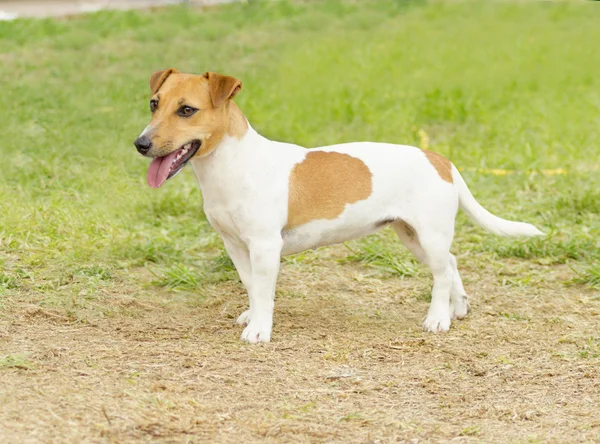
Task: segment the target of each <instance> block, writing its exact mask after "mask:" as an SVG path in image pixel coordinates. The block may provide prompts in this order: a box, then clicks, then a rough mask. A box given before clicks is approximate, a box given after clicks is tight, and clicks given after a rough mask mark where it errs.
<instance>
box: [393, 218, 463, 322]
mask: <svg viewBox="0 0 600 444" xmlns="http://www.w3.org/2000/svg"><path fill="white" fill-rule="evenodd" d="M392 226H393V228H394V230H395V231H396V233H397V234H398V237H400V240H402V243H404V245H405V246H406V247H407V248H408V249H409V250H410V251H411V252H412V253H413V254H414V255H415V256H416V258H417V259H419V260H420V261H421V262H423V263H424V264H426V265H428V266H429V268H430V269H431V271H432V273H433V291H432V295H431V305H430V307H429V313H428V315H427V319H426V320H425V323H424V325H423V329H424V330H426V331H431V332H442V331H448V329H449V328H450V322H451V321H450V318H451V315H452V313H451V312H450V295H451V294H453V295H454V294H457V295H458V294H459V293H464V289H462V282H461V281H460V276H458V272H457V271H456V260H455V259H454V257H453V256H452V255H451V254H450V245H451V244H452V238H453V230H454V224H453V223H451V226H450V227H447V228H446V229H445V230H434V229H431V228H429V227H421V228H420V229H419V230H418V231H417V230H415V229H414V228H413V227H412V226H410V225H408V224H407V223H405V222H403V221H399V222H395V223H394V224H393V225H392ZM457 276H458V279H455V277H457Z"/></svg>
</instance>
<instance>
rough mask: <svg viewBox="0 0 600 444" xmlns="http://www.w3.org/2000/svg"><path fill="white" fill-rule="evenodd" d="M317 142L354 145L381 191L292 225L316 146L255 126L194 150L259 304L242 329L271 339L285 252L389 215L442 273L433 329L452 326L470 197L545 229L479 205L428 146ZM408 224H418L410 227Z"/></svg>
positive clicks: (459, 310) (458, 309)
mask: <svg viewBox="0 0 600 444" xmlns="http://www.w3.org/2000/svg"><path fill="white" fill-rule="evenodd" d="M313 150H322V151H335V152H341V153H347V154H349V155H351V156H354V157H357V158H359V159H361V160H362V161H363V162H364V163H365V164H366V166H367V167H368V168H369V170H370V171H371V172H372V174H373V177H372V181H373V188H372V189H373V191H372V194H371V196H369V197H368V198H367V199H365V200H361V201H358V202H356V203H354V204H349V205H346V208H345V209H344V211H343V213H342V214H341V215H340V216H339V217H338V218H336V219H334V220H327V219H320V220H313V221H311V222H308V223H306V224H304V225H301V226H299V227H296V228H293V229H290V230H284V227H285V225H286V222H287V211H288V191H289V190H288V188H289V177H290V173H291V171H292V169H293V167H294V166H295V165H296V164H298V163H299V162H302V160H303V159H304V158H305V157H306V155H307V153H308V152H309V150H306V149H304V148H302V147H299V146H297V145H292V144H286V143H279V142H273V141H270V140H268V139H266V138H264V137H262V136H260V135H259V134H258V133H257V132H256V131H254V130H253V129H252V128H249V130H248V132H247V133H246V134H245V135H244V137H243V138H242V139H241V140H238V139H236V138H233V137H229V136H225V138H224V139H223V140H222V141H221V142H220V143H219V146H218V147H217V148H216V149H215V150H214V151H212V152H211V153H210V154H208V155H207V156H205V157H197V158H194V159H192V161H191V162H192V165H193V167H194V171H195V173H196V176H197V177H198V182H199V183H200V188H201V189H202V194H203V196H204V211H205V213H206V216H207V218H208V221H209V222H210V224H211V225H212V226H213V227H214V228H215V230H217V231H218V232H219V233H220V234H221V236H222V238H223V242H224V244H225V248H226V249H227V252H228V253H229V255H230V256H231V259H232V260H233V262H234V264H235V266H236V269H237V270H238V272H239V275H240V279H241V280H242V282H243V284H244V286H245V287H246V289H247V290H248V294H249V299H250V308H249V310H247V311H245V312H244V313H242V314H241V315H240V317H239V318H238V321H237V322H238V323H240V324H247V326H246V327H245V329H244V331H243V333H242V339H243V340H245V341H248V342H252V343H255V342H268V341H269V340H270V339H271V329H272V325H273V308H274V299H275V284H276V281H277V275H278V273H279V263H280V259H281V256H282V255H287V254H293V253H297V252H300V251H303V250H306V249H310V248H317V247H319V246H322V245H328V244H333V243H337V242H343V241H346V240H349V239H353V238H357V237H360V236H364V235H366V234H369V233H372V232H374V231H376V230H377V229H378V228H380V227H381V222H382V221H389V220H394V221H397V222H392V224H391V225H392V226H393V228H394V229H395V230H396V232H397V233H398V235H399V236H400V238H401V240H402V241H403V242H404V244H405V245H406V246H407V247H408V248H409V249H410V250H411V252H412V253H413V254H415V256H416V257H417V258H418V259H419V260H421V261H422V262H424V263H425V264H427V265H428V266H429V267H430V268H431V270H432V272H433V277H434V285H433V292H432V301H431V306H430V308H429V313H428V315H427V318H426V320H425V323H424V329H425V330H427V331H431V332H441V331H447V330H448V329H449V328H450V322H451V319H452V318H458V319H460V318H462V317H464V316H465V315H466V314H467V312H468V310H469V305H468V300H467V296H466V293H465V291H464V288H463V285H462V281H461V279H460V276H459V274H458V270H457V268H456V259H455V258H454V256H452V255H451V254H450V246H451V244H452V239H453V237H454V219H455V216H456V212H457V210H458V207H459V206H460V207H461V208H463V209H464V210H465V212H466V213H467V214H468V215H469V216H471V218H473V219H474V220H475V221H476V222H477V223H479V224H480V225H482V226H483V227H484V228H486V229H488V230H490V231H492V232H494V233H496V234H500V235H511V236H512V235H524V236H533V235H538V234H541V232H540V231H539V230H537V229H536V228H535V227H533V226H532V225H529V224H525V223H520V222H509V221H506V220H504V219H500V218H498V217H496V216H494V215H492V214H491V213H489V212H488V211H487V210H485V209H484V208H483V207H481V205H479V204H478V203H477V202H476V201H475V199H474V198H473V196H472V194H471V192H470V191H469V189H468V188H467V185H466V184H465V182H464V180H463V179H462V177H461V176H460V174H459V172H458V171H457V170H456V168H454V166H453V169H452V177H453V180H454V183H449V182H446V181H444V180H442V179H441V178H440V176H439V174H438V172H437V171H436V169H435V168H434V167H433V166H432V165H431V163H430V162H429V160H428V159H427V158H426V156H425V154H424V153H423V151H421V150H420V149H418V148H415V147H411V146H404V145H391V144H383V143H374V142H361V143H348V144H343V145H334V146H327V147H321V148H314V149H313ZM405 224H408V225H409V226H410V227H412V230H414V232H415V233H416V236H414V235H411V234H414V233H411V232H407V230H406V229H405V227H406V225H405Z"/></svg>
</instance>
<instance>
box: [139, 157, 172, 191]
mask: <svg viewBox="0 0 600 444" xmlns="http://www.w3.org/2000/svg"><path fill="white" fill-rule="evenodd" d="M176 155H177V151H174V152H172V153H171V154H168V155H166V156H165V157H157V158H156V159H152V163H150V166H149V167H148V176H147V177H146V179H147V181H148V185H150V186H151V187H152V188H158V187H160V186H161V185H162V184H163V183H165V180H167V177H168V176H169V173H170V172H171V163H172V162H173V159H174V158H175V156H176Z"/></svg>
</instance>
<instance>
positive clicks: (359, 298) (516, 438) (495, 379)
mask: <svg viewBox="0 0 600 444" xmlns="http://www.w3.org/2000/svg"><path fill="white" fill-rule="evenodd" d="M346 254H347V251H346V250H345V249H344V248H343V247H333V248H329V249H325V250H322V251H321V252H320V254H319V255H318V256H317V255H315V257H314V258H313V260H312V261H310V262H308V263H304V264H295V263H293V262H291V263H288V264H286V265H285V266H284V269H283V273H282V276H281V279H280V286H279V292H278V305H277V311H276V325H275V331H274V333H275V340H274V342H273V343H271V344H268V345H263V346H250V345H245V344H243V343H241V342H239V339H238V338H239V334H240V332H241V328H240V327H238V326H236V325H234V324H233V321H234V319H235V317H236V316H237V315H238V314H239V313H240V312H241V311H242V310H243V309H244V307H245V304H246V300H245V295H244V292H243V290H242V288H241V286H240V285H239V284H238V283H236V282H234V281H226V282H221V283H216V284H213V285H211V286H209V287H208V288H207V289H206V297H205V299H204V300H203V301H202V302H199V301H198V300H196V299H195V298H194V297H192V296H189V295H185V294H180V293H176V294H173V293H169V292H167V291H165V290H160V289H149V290H148V291H147V292H145V294H144V296H139V297H131V296H126V295H128V294H130V290H131V289H128V288H124V287H123V288H118V287H117V288H111V289H110V292H109V291H105V292H103V293H102V296H101V297H100V298H99V300H101V301H102V303H105V304H107V305H112V306H113V308H114V310H113V312H112V313H111V315H110V316H107V317H96V318H90V319H87V320H85V322H82V320H81V319H79V320H78V321H76V322H73V321H70V320H69V319H68V318H67V317H65V316H64V315H63V314H62V312H60V311H53V310H52V309H43V308H40V307H39V306H38V305H33V306H32V305H25V303H24V302H19V301H18V300H16V301H15V300H13V301H9V302H7V304H6V307H5V309H6V311H5V313H4V315H3V316H2V320H1V324H0V347H1V349H2V350H6V353H7V354H8V355H9V356H11V357H13V361H16V362H21V363H22V364H21V365H6V364H3V363H6V362H7V358H6V357H5V358H4V359H3V360H0V367H3V368H2V369H1V371H2V382H3V384H2V386H1V388H0V402H1V405H2V408H1V410H0V424H2V425H3V426H2V428H1V429H0V440H1V441H2V442H24V441H27V440H31V441H32V442H33V441H52V439H53V438H56V439H57V440H58V441H59V442H82V441H86V442H131V441H141V442H149V441H153V442H232V441H244V442H259V441H260V442H265V441H266V442H278V441H293V442H315V441H317V442H333V441H335V442H390V441H394V440H409V439H422V440H427V441H429V440H436V441H445V440H451V439H457V440H459V441H460V442H472V441H486V442H508V441H510V442H542V441H544V442H548V441H550V442H566V441H569V442H583V441H590V442H592V441H594V440H598V439H600V419H599V418H598V415H597V412H598V411H599V409H600V390H599V389H600V387H599V381H600V367H599V364H600V342H599V341H598V336H597V326H598V320H599V317H600V301H599V299H598V293H594V291H593V290H590V289H582V288H581V287H580V286H572V287H564V286H560V285H557V282H562V281H564V280H565V279H569V278H571V277H572V274H573V272H572V271H571V270H570V269H569V268H568V267H565V266H555V267H543V266H540V265H534V264H531V263H528V262H526V261H521V260H514V259H512V260H511V259H506V260H505V261H504V263H505V265H506V270H508V269H513V270H516V271H515V272H514V273H513V274H519V273H521V272H523V273H525V272H534V273H536V274H537V275H539V276H541V279H540V282H536V285H535V286H527V285H525V286H514V285H512V284H510V283H506V282H507V281H506V278H507V276H506V275H507V273H506V272H505V273H503V272H502V271H500V272H498V270H497V269H498V266H497V264H490V265H489V266H484V267H483V268H479V265H478V268H476V269H473V268H470V262H472V261H470V260H469V259H468V258H464V259H463V260H462V261H461V262H462V269H463V275H464V279H465V283H466V287H467V290H468V291H469V292H470V294H471V296H472V306H473V312H472V313H471V315H470V316H469V317H468V318H467V319H466V320H464V321H461V322H456V323H455V325H454V328H453V329H452V330H451V331H450V333H449V334H445V335H439V336H434V335H430V334H425V333H423V332H421V331H420V329H419V324H420V322H421V321H422V318H423V317H424V314H425V312H426V309H427V304H428V303H427V300H426V299H427V298H426V297H424V296H423V295H426V294H427V293H428V292H429V286H430V279H429V277H416V278H406V279H400V278H387V279H384V280H380V279H376V278H373V277H372V275H371V270H370V269H368V268H367V267H364V266H362V265H356V264H344V265H339V264H337V263H336V262H337V261H336V259H338V258H340V257H343V256H345V255H346ZM503 274H504V275H503ZM508 274H510V273H508ZM503 282H504V284H503Z"/></svg>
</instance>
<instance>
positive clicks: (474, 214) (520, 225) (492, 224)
mask: <svg viewBox="0 0 600 444" xmlns="http://www.w3.org/2000/svg"><path fill="white" fill-rule="evenodd" d="M452 179H453V181H454V186H455V187H456V190H457V191H458V200H459V203H460V208H461V209H462V210H463V211H464V212H465V213H467V215H468V216H469V218H470V219H472V220H473V221H474V222H476V223H477V224H479V225H481V226H482V227H483V228H485V229H486V230H488V231H491V232H492V233H494V234H497V235H500V236H527V237H531V236H543V235H544V233H542V232H541V231H540V230H538V229H537V228H536V227H534V226H533V225H531V224H528V223H525V222H513V221H510V220H506V219H502V218H500V217H498V216H494V215H493V214H492V213H490V212H489V211H488V210H486V209H485V208H483V207H482V206H481V205H480V204H479V202H477V201H476V200H475V198H474V197H473V194H471V191H470V190H469V187H468V186H467V184H466V182H465V180H464V179H463V178H462V176H461V175H460V173H459V172H458V170H457V169H456V167H455V166H454V165H452Z"/></svg>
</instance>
